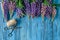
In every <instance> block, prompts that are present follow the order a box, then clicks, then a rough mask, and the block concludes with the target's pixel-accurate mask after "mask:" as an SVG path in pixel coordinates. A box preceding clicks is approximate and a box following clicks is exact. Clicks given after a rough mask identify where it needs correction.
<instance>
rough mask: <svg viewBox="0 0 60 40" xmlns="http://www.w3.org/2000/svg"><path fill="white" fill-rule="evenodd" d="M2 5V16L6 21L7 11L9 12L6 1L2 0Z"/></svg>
mask: <svg viewBox="0 0 60 40" xmlns="http://www.w3.org/2000/svg"><path fill="white" fill-rule="evenodd" d="M2 6H3V12H4V13H3V15H4V18H5V19H6V21H8V13H9V9H8V2H6V1H4V2H3V3H2Z"/></svg>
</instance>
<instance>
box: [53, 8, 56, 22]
mask: <svg viewBox="0 0 60 40" xmlns="http://www.w3.org/2000/svg"><path fill="white" fill-rule="evenodd" d="M55 16H56V9H55V7H53V9H52V21H53V20H54V18H55Z"/></svg>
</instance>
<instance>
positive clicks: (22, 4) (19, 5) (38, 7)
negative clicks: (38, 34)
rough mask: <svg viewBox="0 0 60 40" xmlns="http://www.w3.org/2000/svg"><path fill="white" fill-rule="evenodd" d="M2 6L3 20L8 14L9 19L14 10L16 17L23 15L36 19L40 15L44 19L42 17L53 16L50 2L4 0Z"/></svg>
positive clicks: (42, 0) (43, 0)
mask: <svg viewBox="0 0 60 40" xmlns="http://www.w3.org/2000/svg"><path fill="white" fill-rule="evenodd" d="M2 4H3V11H4V18H6V19H7V16H8V14H10V18H11V17H12V15H13V13H14V11H15V10H16V13H17V16H18V17H21V16H23V15H24V14H26V15H29V16H32V17H36V16H40V14H41V15H42V18H43V19H44V17H51V14H53V13H52V10H53V9H54V7H52V1H51V0H7V1H6V0H4V1H3V2H2ZM55 10H56V9H55Z"/></svg>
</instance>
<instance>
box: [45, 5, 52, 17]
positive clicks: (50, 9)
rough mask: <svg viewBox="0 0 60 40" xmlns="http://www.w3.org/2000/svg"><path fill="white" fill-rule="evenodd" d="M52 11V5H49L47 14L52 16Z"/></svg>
mask: <svg viewBox="0 0 60 40" xmlns="http://www.w3.org/2000/svg"><path fill="white" fill-rule="evenodd" d="M51 13H52V6H47V8H46V14H45V16H46V17H50V15H51Z"/></svg>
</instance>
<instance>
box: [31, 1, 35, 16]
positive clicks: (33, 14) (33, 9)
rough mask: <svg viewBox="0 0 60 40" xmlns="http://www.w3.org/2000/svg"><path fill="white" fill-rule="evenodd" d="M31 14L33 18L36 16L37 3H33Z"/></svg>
mask: <svg viewBox="0 0 60 40" xmlns="http://www.w3.org/2000/svg"><path fill="white" fill-rule="evenodd" d="M31 14H32V17H34V16H35V14H36V2H32V3H31Z"/></svg>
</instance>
